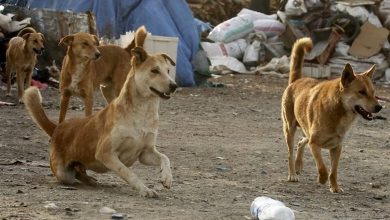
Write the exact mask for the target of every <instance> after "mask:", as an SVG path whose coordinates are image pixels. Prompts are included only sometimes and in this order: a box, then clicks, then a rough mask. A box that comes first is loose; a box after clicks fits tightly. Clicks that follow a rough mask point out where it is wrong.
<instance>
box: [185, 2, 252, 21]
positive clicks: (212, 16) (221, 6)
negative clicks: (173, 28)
mask: <svg viewBox="0 0 390 220" xmlns="http://www.w3.org/2000/svg"><path fill="white" fill-rule="evenodd" d="M187 2H188V5H189V6H190V8H191V10H192V11H193V13H194V17H196V18H198V19H200V20H202V21H207V22H209V23H211V24H212V25H217V24H219V23H221V22H223V21H225V20H228V19H229V18H231V17H233V16H235V15H236V14H237V13H238V12H239V11H240V10H241V9H242V8H246V7H248V5H249V2H250V1H249V0H243V1H239V0H187Z"/></svg>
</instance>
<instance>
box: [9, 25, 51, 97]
mask: <svg viewBox="0 0 390 220" xmlns="http://www.w3.org/2000/svg"><path fill="white" fill-rule="evenodd" d="M43 42H44V37H43V34H41V33H37V32H36V31H35V30H34V29H33V28H31V27H28V28H24V29H23V30H21V31H20V32H19V33H18V36H16V37H13V38H12V39H11V40H10V41H9V47H8V49H7V52H6V63H5V69H6V76H7V80H8V81H7V96H10V95H11V78H12V73H16V83H17V86H18V98H19V102H20V103H21V102H22V96H23V92H24V89H25V88H28V87H30V85H31V77H32V72H33V69H34V67H35V65H36V63H37V54H38V55H40V54H42V52H43V50H44V49H45V47H44V45H43Z"/></svg>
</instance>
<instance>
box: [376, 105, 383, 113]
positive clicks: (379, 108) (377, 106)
mask: <svg viewBox="0 0 390 220" xmlns="http://www.w3.org/2000/svg"><path fill="white" fill-rule="evenodd" d="M382 108H383V107H382V106H381V105H376V106H375V113H377V112H379V111H380V110H382Z"/></svg>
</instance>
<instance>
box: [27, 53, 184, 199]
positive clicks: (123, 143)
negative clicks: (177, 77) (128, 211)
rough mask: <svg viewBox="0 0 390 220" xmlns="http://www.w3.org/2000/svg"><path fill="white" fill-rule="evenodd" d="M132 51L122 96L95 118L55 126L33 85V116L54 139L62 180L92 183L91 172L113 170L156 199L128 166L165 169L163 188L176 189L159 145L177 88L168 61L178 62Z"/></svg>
mask: <svg viewBox="0 0 390 220" xmlns="http://www.w3.org/2000/svg"><path fill="white" fill-rule="evenodd" d="M132 53H133V54H134V57H133V58H132V61H133V62H132V63H133V64H132V69H131V70H130V72H129V73H128V75H127V79H126V82H125V83H124V85H123V88H122V90H121V92H120V94H119V96H118V97H117V98H115V99H114V100H113V101H112V102H110V103H109V104H108V106H106V107H105V108H104V109H103V110H101V111H99V112H97V113H96V114H95V115H91V116H88V117H85V118H71V119H67V120H65V121H63V122H62V123H60V124H58V125H56V124H54V123H53V122H52V121H50V120H49V119H48V118H47V116H46V114H45V113H44V110H43V108H42V106H41V104H40V102H41V98H40V94H39V90H38V89H37V88H35V87H31V88H30V89H28V90H27V91H26V93H25V96H24V101H25V103H26V108H27V110H28V112H29V114H30V115H31V117H32V118H33V120H34V121H35V122H36V123H37V124H38V125H39V126H40V127H41V128H42V129H43V130H44V131H45V132H46V133H47V134H48V135H49V136H50V137H51V147H50V167H51V170H52V172H53V174H54V176H55V177H56V178H57V179H58V180H59V181H60V182H62V183H66V184H72V183H75V182H76V179H78V180H80V181H82V182H86V183H92V184H93V183H95V181H96V180H95V179H93V178H92V177H90V176H88V175H87V174H86V170H93V171H95V172H99V173H101V172H107V171H109V170H111V171H113V172H115V173H116V174H117V175H118V176H120V177H121V178H122V179H123V180H125V181H126V182H127V183H128V184H129V185H130V186H132V187H133V188H134V189H135V190H137V191H139V193H140V194H141V195H143V196H147V197H155V196H157V193H156V192H155V191H154V190H152V189H149V188H148V187H146V186H145V185H144V184H143V183H142V181H141V180H140V179H139V178H138V177H137V175H136V174H135V173H134V172H133V171H132V170H131V169H130V168H129V167H130V166H131V165H132V164H133V163H134V162H135V161H137V160H139V161H140V162H141V163H143V164H145V165H154V166H160V168H161V182H162V184H163V185H164V186H165V187H166V188H170V187H171V185H172V174H171V168H170V162H169V159H168V157H167V156H166V155H164V154H162V153H160V152H158V151H157V149H156V147H155V146H156V137H157V130H158V124H159V116H158V109H159V102H160V98H165V99H168V98H170V96H169V94H170V93H171V92H174V91H175V89H176V88H177V86H176V84H175V83H174V82H173V80H172V79H171V78H170V77H169V74H168V72H169V71H168V69H169V62H170V63H171V64H172V65H174V63H173V61H172V60H171V59H170V58H169V57H168V56H167V55H165V54H157V55H153V56H150V55H148V54H147V53H146V52H145V51H144V50H143V49H142V48H140V47H136V48H135V49H133V52H132Z"/></svg>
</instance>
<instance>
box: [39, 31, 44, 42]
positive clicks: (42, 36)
mask: <svg viewBox="0 0 390 220" xmlns="http://www.w3.org/2000/svg"><path fill="white" fill-rule="evenodd" d="M39 35H40V36H41V38H42V40H43V41H45V36H44V35H43V34H42V33H39Z"/></svg>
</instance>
